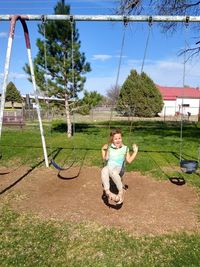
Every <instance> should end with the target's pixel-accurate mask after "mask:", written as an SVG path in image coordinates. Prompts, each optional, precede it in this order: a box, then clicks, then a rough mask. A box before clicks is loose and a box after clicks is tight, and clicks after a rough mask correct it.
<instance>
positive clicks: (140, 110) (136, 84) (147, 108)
mask: <svg viewBox="0 0 200 267" xmlns="http://www.w3.org/2000/svg"><path fill="white" fill-rule="evenodd" d="M162 107H163V101H162V96H161V94H160V91H159V90H158V89H157V87H156V85H155V84H154V82H153V81H152V80H151V79H150V78H149V77H148V76H147V75H146V74H145V73H144V72H143V73H142V74H141V75H140V74H138V73H137V72H136V71H135V70H132V71H131V73H130V75H129V76H128V78H127V79H126V81H125V82H124V84H123V85H122V88H121V91H120V95H119V99H118V102H117V109H118V110H119V111H121V112H123V113H127V114H128V115H131V116H138V117H153V116H156V115H157V114H158V113H159V112H161V110H162Z"/></svg>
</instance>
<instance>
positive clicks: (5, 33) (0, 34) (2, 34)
mask: <svg viewBox="0 0 200 267" xmlns="http://www.w3.org/2000/svg"><path fill="white" fill-rule="evenodd" d="M7 36H8V33H7V32H0V38H6V37H7Z"/></svg>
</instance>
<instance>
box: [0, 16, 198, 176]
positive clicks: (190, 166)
mask: <svg viewBox="0 0 200 267" xmlns="http://www.w3.org/2000/svg"><path fill="white" fill-rule="evenodd" d="M17 20H19V21H20V22H21V24H22V27H23V30H24V36H25V42H26V48H27V53H28V59H29V66H30V71H31V79H32V83H33V89H34V94H35V101H36V109H37V114H38V121H39V127H40V134H41V141H42V147H43V154H44V160H45V164H46V167H49V161H48V155H47V148H46V142H45V137H44V131H43V125H42V119H41V114H40V105H39V100H38V88H37V85H36V81H35V75H34V66H33V60H32V55H31V46H30V38H29V33H28V27H27V24H26V21H58V20H68V21H92V22H102V21H108V22H124V23H130V22H148V23H149V22H151V23H153V22H154V23H155V22H180V23H197V22H200V16H159V15H158V16H157V15H155V16H148V15H137V16H135V15H128V16H126V15H0V21H10V32H9V38H8V45H7V52H6V59H5V66H4V79H3V85H2V93H1V105H0V139H1V135H2V125H3V112H4V106H5V96H6V87H7V82H8V73H9V65H10V58H11V50H12V43H13V39H14V31H15V25H16V22H17ZM142 68H143V67H142ZM55 165H57V164H55ZM182 165H184V166H182ZM54 167H57V166H54ZM180 167H181V168H182V167H184V169H185V172H186V173H193V172H196V169H197V168H198V162H197V161H192V160H188V161H187V160H182V159H181V160H180ZM59 168H60V166H58V169H59ZM188 170H189V171H188Z"/></svg>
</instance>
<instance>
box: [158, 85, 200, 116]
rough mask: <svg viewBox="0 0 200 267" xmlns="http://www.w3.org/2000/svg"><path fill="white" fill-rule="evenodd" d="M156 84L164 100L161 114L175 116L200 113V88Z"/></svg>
mask: <svg viewBox="0 0 200 267" xmlns="http://www.w3.org/2000/svg"><path fill="white" fill-rule="evenodd" d="M156 86H157V88H158V89H159V91H160V93H161V95H162V97H163V102H164V106H163V110H162V112H161V114H160V115H161V116H174V115H177V114H181V113H182V114H184V115H188V113H189V114H190V115H198V114H199V109H200V88H193V87H168V86H160V85H156Z"/></svg>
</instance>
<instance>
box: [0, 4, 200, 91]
mask: <svg viewBox="0 0 200 267" xmlns="http://www.w3.org/2000/svg"><path fill="white" fill-rule="evenodd" d="M56 3H57V1H55V0H41V1H39V0H31V1H25V0H12V1H11V0H7V1H6V0H1V2H0V14H53V8H54V6H55V5H56ZM66 4H70V6H71V13H72V14H74V15H80V14H82V15H84V14H85V15H88V14H90V15H92V14H94V15H97V14H99V15H108V14H112V12H113V9H114V8H115V7H116V1H115V0H110V1H106V0H101V1H99V0H88V1H84V0H73V1H72V0H71V1H67V0H66ZM147 15H153V14H147ZM38 23H39V22H34V21H30V22H27V24H28V28H29V34H30V39H31V48H32V56H33V57H34V55H35V54H36V53H37V47H36V46H35V40H36V38H37V37H38V32H37V24H38ZM76 25H77V28H78V29H79V34H80V40H81V51H82V52H84V53H85V54H86V58H87V61H88V62H90V64H91V68H92V71H91V72H90V73H88V74H87V76H86V77H87V82H86V84H85V89H87V90H88V91H94V90H96V91H98V92H99V93H101V94H103V95H105V94H106V91H107V90H109V89H110V88H111V87H112V86H114V85H115V84H116V79H117V70H118V65H119V55H120V49H121V43H122V36H123V31H124V25H123V23H122V22H77V23H76ZM148 30H149V26H148V24H147V23H139V22H138V23H129V24H128V26H127V28H126V36H125V44H124V48H123V56H122V63H121V68H120V73H119V85H121V84H122V83H123V82H124V80H125V79H126V78H127V76H128V74H129V73H130V70H131V69H136V70H137V71H138V72H140V70H141V65H142V60H143V56H144V50H145V45H146V39H147V35H148ZM8 32H9V22H6V21H1V22H0V44H1V52H0V58H1V60H0V82H1V83H2V78H3V72H4V64H5V55H6V49H7V42H8ZM186 35H187V38H186V40H187V45H188V47H189V46H192V45H193V44H194V43H195V39H194V37H195V36H196V35H197V34H195V33H194V32H193V31H192V29H191V26H190V25H189V27H188V30H187V34H186V32H184V31H179V32H177V33H175V34H174V35H173V36H170V35H169V34H168V35H167V34H162V33H161V32H160V28H159V24H158V23H153V25H152V28H151V35H150V39H149V45H148V49H147V55H146V60H145V65H144V71H145V72H146V73H147V74H148V75H149V76H150V77H151V78H152V79H153V81H154V82H155V83H157V84H160V85H163V86H164V85H165V86H182V85H183V57H180V56H178V53H179V51H180V49H183V47H184V42H185V37H186ZM27 62H28V58H27V51H26V47H25V42H24V35H23V31H22V27H21V24H20V23H19V22H18V23H17V25H16V29H15V38H14V41H13V48H12V57H11V63H10V70H9V81H13V82H14V83H15V84H16V86H17V88H18V90H20V92H21V93H22V94H26V93H32V92H33V89H32V85H31V83H29V82H28V81H27V78H26V75H25V73H24V72H23V69H22V68H23V66H24V64H25V63H27ZM199 69H200V66H199V60H198V58H195V59H193V60H191V61H188V62H187V64H186V75H185V84H187V85H190V86H194V87H197V86H200V79H199Z"/></svg>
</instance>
